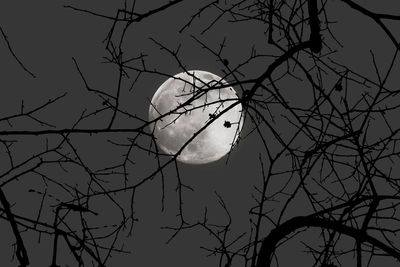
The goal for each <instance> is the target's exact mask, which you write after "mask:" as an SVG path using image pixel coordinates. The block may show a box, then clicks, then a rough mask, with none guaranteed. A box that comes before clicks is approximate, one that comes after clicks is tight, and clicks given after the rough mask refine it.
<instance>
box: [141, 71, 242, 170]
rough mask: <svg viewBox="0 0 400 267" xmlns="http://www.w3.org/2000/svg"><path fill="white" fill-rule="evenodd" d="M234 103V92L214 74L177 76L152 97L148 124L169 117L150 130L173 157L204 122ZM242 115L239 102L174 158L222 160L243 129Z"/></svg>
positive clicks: (200, 162) (205, 161)
mask: <svg viewBox="0 0 400 267" xmlns="http://www.w3.org/2000/svg"><path fill="white" fill-rule="evenodd" d="M190 99H192V100H193V101H190ZM187 101H188V102H187ZM237 101H238V96H237V94H236V92H235V90H234V89H233V88H232V87H230V86H229V85H228V83H227V82H226V81H225V80H223V79H222V78H220V77H218V76H217V75H215V74H213V73H210V72H206V71H201V70H190V71H188V72H182V73H178V74H176V75H175V76H173V77H171V78H169V79H168V80H166V81H165V82H164V83H163V84H162V85H161V86H160V87H159V88H158V90H157V91H156V93H155V94H154V96H153V98H152V100H151V105H150V108H149V119H150V121H152V120H154V119H156V118H158V117H160V116H162V115H165V114H167V113H168V114H167V115H165V116H164V117H162V119H160V120H157V121H156V122H155V123H153V124H151V126H150V128H151V130H152V131H154V136H155V137H156V142H157V144H158V146H159V147H160V148H161V149H162V150H163V151H164V152H166V153H168V154H170V155H174V154H176V153H177V152H178V151H179V150H180V149H181V148H182V147H183V145H184V144H185V143H186V142H187V141H188V140H189V139H190V138H192V137H193V135H194V134H195V133H196V132H197V131H199V130H200V129H201V128H202V127H204V125H205V124H206V123H208V122H210V120H211V119H212V118H214V117H215V116H217V115H218V114H219V113H220V112H222V111H223V110H225V109H226V108H228V107H229V106H231V105H232V104H234V103H236V102H237ZM184 103H186V104H185V105H184V106H182V104H184ZM177 107H179V108H178V109H177ZM171 111H172V112H171ZM241 112H242V105H241V104H240V103H238V104H237V105H235V106H234V107H232V108H231V109H229V110H227V111H226V112H225V113H223V114H222V115H221V116H220V117H218V118H217V119H216V120H214V121H213V122H212V123H211V124H210V125H208V126H207V127H206V128H205V129H204V130H203V131H202V132H201V133H200V134H198V135H197V136H196V137H195V138H194V139H193V140H192V141H191V142H190V143H189V144H188V145H187V146H186V147H185V148H184V149H183V150H182V152H181V153H180V155H179V156H178V158H177V159H178V160H179V161H181V162H184V163H190V164H204V163H208V162H213V161H216V160H218V159H220V158H222V157H223V156H224V155H226V154H227V153H228V152H229V151H230V149H231V148H232V146H233V145H234V144H235V142H236V140H237V137H238V135H239V133H240V130H241V129H242V126H243V123H242V118H241ZM154 125H155V127H154Z"/></svg>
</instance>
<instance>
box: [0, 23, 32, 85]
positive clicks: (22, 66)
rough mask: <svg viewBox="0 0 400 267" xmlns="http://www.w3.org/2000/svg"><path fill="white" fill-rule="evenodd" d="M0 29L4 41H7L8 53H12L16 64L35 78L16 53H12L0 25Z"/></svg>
mask: <svg viewBox="0 0 400 267" xmlns="http://www.w3.org/2000/svg"><path fill="white" fill-rule="evenodd" d="M0 31H1V34H2V35H3V38H4V40H5V41H6V43H7V47H8V50H9V51H10V53H11V54H12V56H13V57H14V59H15V60H16V61H17V62H18V64H19V65H20V66H21V68H22V69H23V70H24V71H25V72H26V73H28V74H29V75H30V76H31V77H32V78H36V75H35V74H33V73H32V72H31V71H30V70H28V69H27V68H26V67H25V65H24V64H23V63H22V62H21V60H19V58H18V57H17V55H16V54H15V53H14V51H13V49H12V48H11V44H10V41H9V40H8V37H7V35H6V33H5V32H4V30H3V28H2V27H1V26H0Z"/></svg>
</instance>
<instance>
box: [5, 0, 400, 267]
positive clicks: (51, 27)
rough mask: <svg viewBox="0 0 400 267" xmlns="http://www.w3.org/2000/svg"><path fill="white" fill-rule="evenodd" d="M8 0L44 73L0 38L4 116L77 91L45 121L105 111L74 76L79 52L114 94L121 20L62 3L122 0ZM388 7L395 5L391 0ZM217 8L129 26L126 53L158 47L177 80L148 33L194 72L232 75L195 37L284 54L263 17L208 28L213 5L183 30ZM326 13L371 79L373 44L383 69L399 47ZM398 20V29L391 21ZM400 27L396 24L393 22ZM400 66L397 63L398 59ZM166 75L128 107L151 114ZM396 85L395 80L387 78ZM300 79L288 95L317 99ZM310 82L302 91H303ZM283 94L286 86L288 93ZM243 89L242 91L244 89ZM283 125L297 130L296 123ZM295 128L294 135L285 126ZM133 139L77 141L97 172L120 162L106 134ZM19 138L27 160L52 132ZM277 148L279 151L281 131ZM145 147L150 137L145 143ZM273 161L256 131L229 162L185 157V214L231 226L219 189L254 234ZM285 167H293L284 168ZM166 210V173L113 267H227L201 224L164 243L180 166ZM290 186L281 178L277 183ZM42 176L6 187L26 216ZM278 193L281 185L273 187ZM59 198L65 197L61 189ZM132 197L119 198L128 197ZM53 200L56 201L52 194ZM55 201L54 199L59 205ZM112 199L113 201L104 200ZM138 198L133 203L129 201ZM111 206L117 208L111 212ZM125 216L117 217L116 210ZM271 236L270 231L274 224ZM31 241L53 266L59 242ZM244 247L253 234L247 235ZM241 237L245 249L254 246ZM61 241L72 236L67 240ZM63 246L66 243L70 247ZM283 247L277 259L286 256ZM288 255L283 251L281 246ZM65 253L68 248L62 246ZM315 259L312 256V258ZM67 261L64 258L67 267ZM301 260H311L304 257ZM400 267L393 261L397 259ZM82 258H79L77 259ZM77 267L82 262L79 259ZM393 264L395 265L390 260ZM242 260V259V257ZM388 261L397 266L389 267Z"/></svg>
mask: <svg viewBox="0 0 400 267" xmlns="http://www.w3.org/2000/svg"><path fill="white" fill-rule="evenodd" d="M99 2H100V1H93V0H92V1H84V2H81V1H49V0H48V1H45V0H41V1H3V2H2V3H1V4H0V25H1V26H2V28H3V30H4V31H5V32H6V34H7V35H8V37H9V41H10V43H11V44H12V48H13V49H14V51H15V52H16V54H17V55H18V57H19V58H20V59H21V60H22V61H23V62H24V64H25V65H26V67H27V68H29V70H31V71H32V72H33V73H34V74H35V75H36V76H37V78H35V79H32V77H30V76H29V75H28V74H27V73H25V72H24V71H23V70H22V69H21V67H20V66H19V65H18V64H17V62H15V60H14V58H13V57H12V56H11V55H10V53H9V50H8V48H7V46H6V43H5V42H4V40H3V39H2V38H0V70H1V71H0V81H1V96H0V115H1V117H3V116H6V115H11V114H14V113H17V112H18V111H19V109H20V103H21V100H22V99H23V100H24V104H25V106H26V107H27V108H29V107H34V106H36V105H39V104H41V103H43V102H46V101H47V100H48V99H49V98H54V97H57V96H59V95H61V94H63V93H64V92H67V93H68V94H67V96H66V98H65V99H64V100H63V101H61V102H59V103H57V104H55V105H53V106H50V107H49V108H48V109H46V111H45V112H41V113H40V114H39V117H41V118H44V119H46V120H47V121H49V122H51V123H53V124H55V125H56V126H57V127H58V128H68V127H71V125H72V124H73V123H74V122H75V121H76V120H77V119H78V118H79V116H80V114H81V112H82V110H83V109H85V108H86V109H88V110H94V109H96V108H98V107H100V106H101V99H99V98H98V97H96V96H95V95H93V94H91V93H89V92H87V91H86V89H85V87H84V84H83V83H82V80H81V78H80V76H79V73H78V72H77V71H76V68H75V66H74V63H73V61H72V57H74V58H75V59H76V60H77V62H78V63H79V66H80V68H81V70H82V71H83V73H84V74H85V76H86V78H87V80H88V81H89V83H90V84H91V85H92V86H93V87H96V88H98V89H101V90H104V91H107V92H110V93H113V92H114V90H115V87H116V83H117V80H116V78H117V72H116V71H115V67H114V66H111V65H107V64H101V62H102V57H103V56H105V55H106V52H105V50H104V44H103V43H102V40H103V39H104V38H105V36H106V34H107V32H108V30H109V28H110V26H111V22H110V21H108V20H105V19H102V18H97V17H94V16H91V15H88V14H82V13H79V12H76V11H73V10H71V9H67V8H64V7H63V5H72V6H76V7H80V8H87V9H90V10H93V11H96V12H100V13H104V14H108V15H111V16H114V14H115V12H116V9H117V8H119V7H121V5H122V4H123V1H101V2H102V3H99ZM165 2H166V1H161V0H157V1H145V0H139V1H137V8H138V10H139V11H145V10H148V9H150V8H154V7H157V6H159V5H160V4H163V3H165ZM362 2H363V4H364V3H365V6H366V7H371V8H378V9H380V11H393V10H394V9H393V7H394V6H395V5H396V4H393V5H394V6H393V7H389V2H392V3H393V2H396V1H383V2H385V4H382V5H381V6H374V1H362ZM386 2H387V5H386ZM205 3H207V2H206V1H187V2H186V3H183V4H179V5H177V6H176V7H173V8H171V9H170V10H167V11H165V12H162V13H160V14H157V15H155V16H154V17H151V18H149V19H148V20H144V21H143V22H142V23H140V24H137V25H133V26H131V28H130V29H129V31H128V33H127V36H126V41H125V44H124V49H125V51H126V54H127V56H137V55H139V54H140V53H143V54H148V55H149V56H148V57H147V58H146V65H147V67H148V68H149V69H153V68H156V69H157V70H159V71H162V72H165V73H168V74H171V75H174V74H176V73H178V72H180V71H181V70H180V69H179V67H178V65H177V63H176V61H174V59H173V58H171V56H170V55H168V54H167V53H166V52H165V51H162V50H160V49H159V48H158V47H157V46H156V45H155V44H154V43H153V42H152V41H151V40H150V39H149V38H150V37H151V38H154V39H155V40H157V41H159V42H160V43H162V44H164V45H166V46H168V47H171V48H173V49H175V48H177V47H178V45H179V44H181V45H182V48H181V53H180V56H181V58H182V59H183V62H184V64H185V65H186V67H187V68H188V69H202V70H207V71H210V72H213V73H215V74H217V75H220V76H222V75H223V72H222V69H223V65H222V64H221V63H220V62H217V61H216V60H215V58H214V57H213V56H211V55H210V54H209V53H208V52H207V51H205V50H204V49H202V48H201V47H200V46H199V44H198V43H196V42H194V41H193V39H192V38H191V37H190V35H194V36H196V37H198V38H199V39H200V40H202V41H205V42H206V43H207V44H209V45H210V46H211V47H214V48H217V47H218V45H219V44H220V43H221V42H222V40H223V39H224V37H226V42H227V47H226V50H225V52H224V56H225V57H226V58H227V59H229V61H230V64H231V65H236V64H239V63H240V62H242V61H243V60H245V59H246V58H247V57H248V56H249V54H250V51H251V48H252V46H253V45H255V47H256V49H257V51H258V52H260V53H265V54H271V53H272V54H273V53H275V54H276V51H274V50H269V49H270V48H269V47H268V46H267V44H266V40H265V36H264V35H263V32H264V31H265V29H266V28H265V27H266V26H265V25H263V24H261V23H259V24H255V23H249V22H243V23H236V24H233V23H230V22H227V20H229V17H226V18H225V19H223V20H222V21H221V22H220V23H217V24H216V25H215V26H214V27H213V28H212V30H210V31H208V32H206V33H205V34H200V33H201V31H202V30H203V29H204V28H205V27H207V26H208V23H209V22H210V20H211V19H213V18H215V15H216V13H215V11H212V10H209V11H207V12H205V13H204V14H203V16H202V17H200V18H199V19H197V20H195V21H194V22H193V24H192V27H191V28H190V29H188V30H186V31H184V32H183V33H181V34H180V33H178V30H179V29H180V28H181V27H182V26H183V25H184V24H185V23H186V22H187V21H188V20H189V19H190V16H191V15H192V14H193V13H194V12H196V11H197V10H198V8H199V7H200V6H202V5H204V4H205ZM327 9H329V10H331V13H330V14H331V15H330V16H331V20H337V21H338V23H337V24H335V25H334V26H332V29H333V30H334V31H335V32H334V33H335V35H336V37H337V38H338V39H340V40H341V41H342V43H343V45H344V48H340V47H339V46H338V45H335V44H333V46H334V47H335V49H339V50H340V52H339V53H337V54H336V55H335V57H336V58H337V59H339V60H341V62H343V63H346V64H348V65H349V66H351V67H352V68H354V69H357V70H358V71H359V72H362V73H364V74H366V75H373V73H374V70H373V68H372V65H371V57H370V54H369V50H370V49H372V50H373V51H374V52H375V55H376V57H377V59H378V62H379V63H381V64H382V65H383V66H386V65H387V63H385V62H386V61H387V60H388V58H390V57H391V56H392V53H393V51H394V49H393V47H392V44H391V43H390V41H389V40H388V38H387V37H386V36H385V35H384V34H383V33H382V32H381V31H380V30H379V29H378V28H377V26H376V25H374V24H371V22H370V21H369V20H368V19H365V18H362V17H361V16H359V15H358V14H357V13H355V12H354V11H351V10H349V9H348V8H345V6H344V5H343V4H342V3H341V2H340V1H338V0H336V1H329V4H328V7H327ZM397 10H398V9H397ZM391 26H392V27H397V29H399V25H397V26H396V25H391ZM393 29H394V28H393ZM398 32H399V31H397V33H398ZM270 62H271V60H270V59H268V58H265V59H263V60H258V61H256V62H254V63H251V64H249V65H248V66H247V67H246V68H245V69H244V70H243V74H244V75H245V76H244V77H245V78H255V77H257V76H258V75H260V74H261V73H262V72H263V71H264V68H265V66H267V65H268V64H269V63H270ZM397 72H398V65H397ZM164 80H165V78H164V77H160V76H157V75H149V74H145V75H143V76H142V77H141V78H140V79H139V81H138V83H137V84H136V85H135V86H134V88H133V90H132V91H128V90H126V88H127V87H128V86H129V84H128V83H126V84H125V85H124V87H123V88H124V89H123V90H122V96H121V99H122V101H121V108H122V109H124V110H127V111H129V112H131V113H132V114H136V115H138V116H140V117H142V118H145V119H147V112H148V107H149V100H148V99H151V97H152V96H153V94H154V92H155V91H156V89H157V88H158V86H159V85H161V83H162V82H164ZM395 82H398V79H392V81H391V82H390V83H389V85H393V84H394V83H395ZM301 86H302V84H301V83H296V81H294V80H292V81H291V80H289V81H288V82H287V84H286V87H287V88H286V89H287V92H286V93H287V94H288V97H289V98H290V99H292V101H299V102H301V101H305V102H307V99H305V98H306V97H307V94H305V93H303V91H302V90H303V88H301ZM299 87H300V88H299ZM286 89H285V90H286ZM236 90H237V91H239V89H238V88H236ZM109 119H110V114H104V116H100V117H98V118H97V119H95V120H93V119H92V120H88V121H85V122H82V123H81V124H80V126H81V127H82V128H89V127H99V128H100V127H105V126H106V125H107V123H108V121H109ZM115 125H116V127H130V125H132V127H136V126H138V123H137V122H133V121H131V120H128V119H125V118H117V121H116V124H115ZM13 126H14V127H13V129H15V130H24V129H25V130H26V129H39V128H40V126H39V125H38V124H36V123H32V122H31V121H29V120H25V119H21V120H19V121H15V123H14V125H13ZM250 127H251V125H250V123H249V121H246V122H245V125H244V127H243V133H244V134H248V133H249V131H250ZM284 127H287V128H286V129H285V128H284ZM0 129H5V130H8V129H11V128H10V127H9V126H8V125H7V124H6V123H2V124H0ZM280 129H281V130H285V131H286V133H287V134H289V133H290V131H291V129H290V128H289V127H288V126H285V125H284V124H282V125H281V126H280ZM283 134H284V135H285V133H283ZM126 138H128V136H127V135H126V134H113V135H111V136H105V135H97V136H82V135H79V136H78V135H77V136H73V137H71V140H72V142H74V144H75V145H76V146H77V147H78V148H79V149H80V151H81V153H82V155H84V156H83V157H84V160H85V161H86V162H87V163H88V165H89V166H92V167H93V169H99V168H102V167H105V166H107V165H112V164H116V163H117V162H118V160H119V159H120V157H121V153H122V152H121V150H118V149H116V148H115V147H113V146H111V145H109V144H107V142H106V140H107V139H112V140H118V141H123V140H126ZM21 140H24V141H21V142H20V144H19V145H18V147H16V148H15V151H18V153H16V154H15V158H16V159H18V160H23V159H24V158H25V157H26V156H28V155H31V154H33V153H35V151H38V149H40V147H43V145H44V138H42V137H27V138H21ZM56 140H58V139H57V138H50V142H53V143H54V142H56ZM270 141H271V146H272V147H273V146H274V143H273V142H276V141H274V140H273V138H272V136H271V139H270ZM143 144H148V142H147V143H146V142H145V141H143ZM260 153H261V155H262V156H264V154H263V153H264V151H263V150H262V146H261V140H260V139H259V138H258V137H257V136H256V135H255V134H251V135H249V136H248V137H246V138H245V139H243V140H241V142H240V143H239V145H238V146H237V147H236V148H235V149H234V150H233V152H232V154H231V156H230V158H229V161H228V162H226V158H223V159H221V160H219V161H218V162H215V163H211V164H207V165H198V166H195V165H185V164H179V167H180V174H181V177H182V179H183V181H184V183H186V184H188V185H190V186H191V187H192V188H194V189H195V191H194V192H191V191H184V209H185V214H186V216H187V218H188V220H189V221H190V222H196V221H197V220H200V219H201V218H202V214H203V211H204V208H205V207H208V212H209V218H210V220H212V221H214V222H215V223H224V222H226V217H225V216H224V215H223V210H222V209H221V207H220V206H218V199H217V197H216V195H215V193H214V192H215V191H216V192H218V194H220V195H221V196H222V197H223V199H224V201H225V203H226V204H227V207H228V209H229V210H230V212H231V215H232V219H233V225H232V233H231V234H232V235H231V239H233V238H234V237H236V236H238V235H239V234H241V233H243V232H247V231H249V225H250V224H249V216H248V211H249V209H250V208H251V207H252V206H254V205H255V202H254V200H253V198H252V194H254V189H253V186H254V185H260V183H261V170H260V162H259V155H260ZM134 158H135V160H136V165H135V166H134V167H132V169H131V170H130V171H131V174H130V176H129V179H130V182H132V183H134V181H139V180H140V178H142V177H145V176H147V175H148V174H150V173H151V172H152V171H153V170H155V168H156V164H155V161H154V160H153V159H152V157H151V156H149V155H147V154H146V153H144V152H137V154H136V155H135V156H134ZM2 162H6V156H5V155H3V154H2V155H0V173H2V172H3V171H4V170H5V169H7V168H8V167H9V166H5V165H3V163H2ZM282 167H285V166H284V163H282ZM45 171H46V172H48V173H49V174H51V175H54V176H57V175H60V176H59V177H62V175H65V179H71V183H72V184H74V183H80V182H82V181H80V178H79V175H82V174H81V173H79V172H76V173H74V171H72V170H71V172H70V173H69V174H68V175H67V174H62V172H60V173H58V171H57V170H55V169H54V170H52V168H48V169H46V170H45ZM166 174H167V175H166V211H164V212H163V213H161V212H160V210H161V184H160V179H159V177H158V176H157V177H156V178H155V179H154V180H153V181H151V182H149V183H148V184H146V185H144V186H143V187H141V188H140V190H138V192H137V195H136V199H135V215H136V217H137V218H139V221H138V222H137V223H136V224H135V228H134V234H133V237H127V238H125V236H124V237H123V238H122V239H121V240H123V241H124V243H125V248H126V249H128V250H130V251H131V254H128V255H118V254H116V255H115V256H114V257H113V258H112V259H111V261H110V262H109V265H107V266H159V265H160V264H162V265H164V266H192V267H200V266H217V263H218V258H216V257H207V256H206V255H207V252H206V251H204V250H202V249H199V247H200V246H209V247H211V248H213V247H214V246H215V245H216V243H215V240H213V239H212V238H210V236H209V235H208V234H207V233H206V232H205V231H203V230H199V229H194V230H190V231H183V232H182V233H180V235H178V237H177V238H176V239H175V240H174V241H173V242H172V243H171V244H169V245H165V241H166V240H168V238H169V237H170V235H171V232H170V231H166V230H161V229H160V227H161V226H175V225H176V223H177V217H176V216H175V215H176V214H177V212H178V210H177V194H176V192H175V187H176V183H177V179H176V174H175V170H174V166H173V165H171V166H169V167H167V170H166ZM281 182H282V181H276V182H275V183H273V184H274V185H275V186H276V187H278V186H279V184H280V183H281ZM42 186H43V183H42V182H41V181H40V178H38V177H37V176H35V175H26V176H24V177H22V178H21V179H20V180H19V181H18V182H16V183H14V184H12V185H10V186H9V188H7V190H6V193H7V194H8V197H9V200H10V202H11V203H16V205H15V207H14V208H15V211H16V212H19V213H21V214H31V216H32V217H35V216H36V214H37V208H38V205H39V204H40V200H41V197H40V196H38V195H37V194H34V193H28V189H30V188H34V189H35V190H40V189H41V188H42ZM271 190H272V189H271ZM57 197H61V198H62V196H57ZM124 198H126V201H127V202H128V201H129V196H128V195H123V196H120V198H119V199H120V200H121V201H123V199H124ZM48 201H49V202H48V205H51V204H54V203H55V202H54V200H51V199H49V200H48ZM52 201H53V202H52ZM301 202H302V200H301V199H298V200H297V201H296V206H293V207H291V208H289V210H290V213H288V215H287V216H288V218H289V217H290V216H295V215H302V214H305V213H307V212H308V211H309V208H307V207H304V206H302V205H301ZM104 205H106V206H104ZM108 205H109V203H106V204H104V203H95V204H93V210H95V209H96V208H98V209H99V210H102V211H103V215H102V216H99V218H96V220H98V221H99V224H100V225H103V224H107V223H108V221H110V220H112V218H113V216H114V215H115V214H116V213H115V210H113V207H110V206H108ZM128 205H129V204H128ZM107 209H108V210H107ZM52 215H53V214H52V213H51V211H50V210H49V211H47V213H44V215H43V216H44V218H45V219H47V220H48V221H51V218H53V217H52ZM115 216H116V215H115ZM264 231H265V232H264V234H265V233H268V232H269V230H268V229H264ZM317 235H318V232H317V231H314V230H310V231H308V234H307V235H304V234H302V235H300V236H299V239H300V238H305V239H307V240H311V239H312V238H313V237H317ZM0 236H1V238H0V246H1V252H0V265H1V266H16V263H15V262H14V263H10V259H11V256H12V251H13V250H12V247H11V246H10V244H11V243H12V242H13V236H12V235H11V232H10V229H9V225H8V223H7V222H5V221H0ZM24 237H25V239H26V240H29V245H28V252H29V255H30V258H31V262H32V266H48V265H49V264H50V261H51V250H50V249H49V248H50V246H51V245H50V242H51V241H52V239H49V238H48V237H46V236H42V240H41V243H40V244H38V243H37V242H36V240H37V238H38V235H37V234H32V233H30V234H26V235H24ZM244 242H245V241H244ZM244 242H243V244H244ZM60 243H62V242H60ZM61 246H63V245H61ZM290 246H291V247H288V249H287V250H286V251H289V252H290V257H282V262H281V265H280V266H293V264H294V263H296V264H297V265H298V266H308V265H306V263H307V258H306V257H307V256H306V255H305V254H304V253H302V247H301V245H299V244H298V243H295V244H292V245H290ZM279 253H280V252H279V251H278V255H279ZM282 253H283V252H282ZM60 254H62V253H60ZM59 258H60V260H59V264H61V266H68V265H67V264H68V263H70V264H71V263H72V261H71V259H72V257H71V255H68V254H67V255H60V256H59ZM308 260H309V259H308ZM63 261H64V263H62V262H63ZM299 262H304V264H303V263H302V264H300V265H299ZM391 263H392V262H391ZM73 264H74V263H73ZM73 264H72V265H70V266H75V265H73ZM388 264H389V263H388ZM235 266H242V265H241V263H237V265H235ZM385 266H389V265H385Z"/></svg>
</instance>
